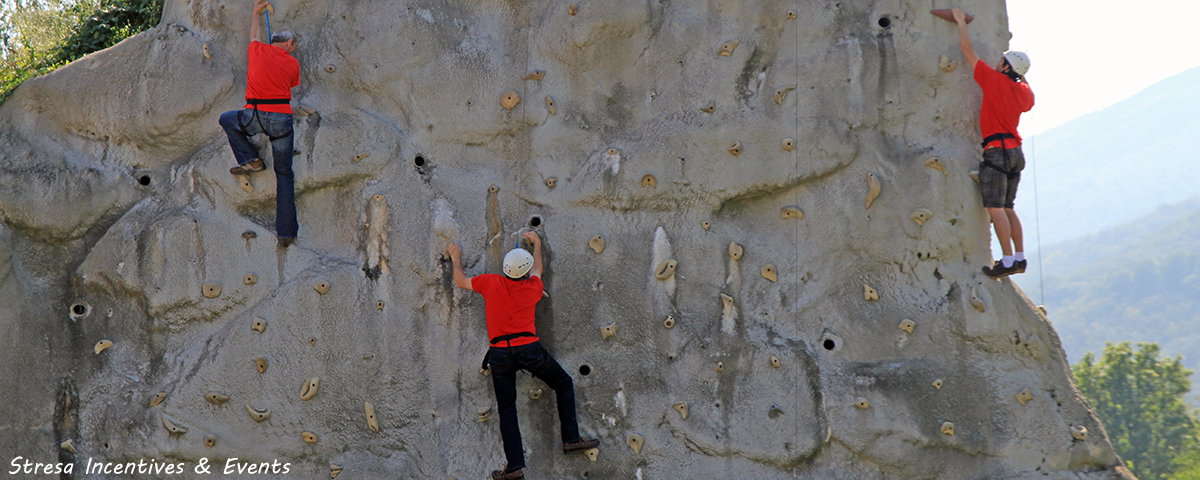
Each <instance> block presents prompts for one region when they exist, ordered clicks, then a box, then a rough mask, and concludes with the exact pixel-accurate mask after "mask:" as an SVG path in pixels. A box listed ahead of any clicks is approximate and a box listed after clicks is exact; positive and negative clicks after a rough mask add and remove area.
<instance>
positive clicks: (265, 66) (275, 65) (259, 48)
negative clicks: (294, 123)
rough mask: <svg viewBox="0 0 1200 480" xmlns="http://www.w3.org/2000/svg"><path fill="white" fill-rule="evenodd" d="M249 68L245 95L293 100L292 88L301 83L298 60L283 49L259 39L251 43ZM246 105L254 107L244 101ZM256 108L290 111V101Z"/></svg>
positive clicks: (276, 111)
mask: <svg viewBox="0 0 1200 480" xmlns="http://www.w3.org/2000/svg"><path fill="white" fill-rule="evenodd" d="M249 58H250V64H249V68H247V69H246V98H247V99H250V98H257V99H261V100H269V99H278V98H286V99H288V100H291V99H292V87H295V86H297V85H300V61H298V60H296V57H293V56H291V55H289V54H288V53H287V52H285V51H283V49H282V48H279V47H276V46H274V45H268V44H266V43H262V42H250V47H249ZM246 108H254V106H253V105H250V104H246ZM258 109H259V111H263V112H275V113H292V106H291V105H289V104H286V103H284V104H280V105H259V106H258Z"/></svg>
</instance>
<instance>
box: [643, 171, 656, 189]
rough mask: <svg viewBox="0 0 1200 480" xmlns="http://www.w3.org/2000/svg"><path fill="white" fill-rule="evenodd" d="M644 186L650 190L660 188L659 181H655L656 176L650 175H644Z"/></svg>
mask: <svg viewBox="0 0 1200 480" xmlns="http://www.w3.org/2000/svg"><path fill="white" fill-rule="evenodd" d="M642 186H643V187H650V188H658V180H655V179H654V175H651V174H649V173H647V174H645V175H642Z"/></svg>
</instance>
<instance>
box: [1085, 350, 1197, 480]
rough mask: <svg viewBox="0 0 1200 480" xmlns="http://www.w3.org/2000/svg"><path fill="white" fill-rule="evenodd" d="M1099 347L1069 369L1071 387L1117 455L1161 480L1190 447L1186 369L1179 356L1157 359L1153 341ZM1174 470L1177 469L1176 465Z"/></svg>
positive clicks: (1192, 422)
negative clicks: (1080, 395)
mask: <svg viewBox="0 0 1200 480" xmlns="http://www.w3.org/2000/svg"><path fill="white" fill-rule="evenodd" d="M1137 346H1138V350H1137V351H1134V349H1133V348H1132V347H1131V346H1130V342H1121V343H1119V344H1115V345H1114V344H1113V343H1111V342H1109V343H1108V344H1106V345H1105V346H1104V352H1103V353H1102V354H1101V355H1100V358H1099V359H1097V358H1096V356H1095V355H1094V354H1092V352H1087V353H1086V354H1085V355H1084V356H1083V359H1082V360H1080V361H1079V363H1077V364H1075V365H1074V366H1073V367H1072V370H1073V373H1074V376H1075V383H1077V384H1078V385H1079V390H1080V391H1081V392H1083V395H1084V397H1086V398H1087V399H1088V402H1089V403H1090V404H1091V405H1092V408H1093V409H1095V411H1096V415H1098V416H1099V417H1100V421H1101V422H1103V423H1104V426H1105V428H1106V429H1107V430H1108V436H1109V440H1110V441H1111V442H1112V444H1113V447H1114V448H1115V449H1116V451H1117V454H1118V455H1120V456H1121V458H1122V459H1123V460H1125V461H1126V463H1127V464H1129V466H1130V469H1131V470H1133V472H1134V474H1135V475H1137V476H1138V478H1141V479H1143V480H1165V479H1167V478H1169V476H1170V475H1171V474H1173V473H1174V472H1175V470H1176V467H1177V464H1175V463H1173V460H1175V458H1176V457H1182V456H1183V455H1184V453H1185V452H1187V451H1188V450H1190V449H1191V447H1192V445H1193V436H1194V435H1195V433H1196V429H1197V426H1198V422H1197V420H1196V417H1195V414H1194V412H1193V411H1192V410H1191V408H1190V407H1188V405H1187V404H1186V403H1185V402H1184V395H1186V394H1187V393H1188V391H1189V390H1190V389H1191V386H1192V382H1191V379H1190V378H1188V377H1190V376H1191V374H1192V371H1191V370H1190V369H1187V368H1184V367H1183V357H1182V356H1176V357H1175V358H1160V357H1159V354H1160V351H1159V347H1158V344H1157V343H1147V342H1139V343H1138V345H1137ZM1179 466H1183V465H1182V464H1179Z"/></svg>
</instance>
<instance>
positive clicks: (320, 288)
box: [313, 280, 329, 295]
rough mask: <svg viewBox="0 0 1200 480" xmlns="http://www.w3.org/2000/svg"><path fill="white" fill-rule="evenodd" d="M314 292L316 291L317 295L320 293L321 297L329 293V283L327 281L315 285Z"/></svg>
mask: <svg viewBox="0 0 1200 480" xmlns="http://www.w3.org/2000/svg"><path fill="white" fill-rule="evenodd" d="M313 290H316V291H317V293H319V294H321V295H324V294H326V293H329V282H327V281H325V280H321V281H319V282H317V284H316V285H313Z"/></svg>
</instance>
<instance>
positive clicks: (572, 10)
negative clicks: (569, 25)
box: [567, 3, 579, 17]
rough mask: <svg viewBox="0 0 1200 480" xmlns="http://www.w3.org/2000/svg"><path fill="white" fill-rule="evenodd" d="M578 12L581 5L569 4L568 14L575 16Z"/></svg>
mask: <svg viewBox="0 0 1200 480" xmlns="http://www.w3.org/2000/svg"><path fill="white" fill-rule="evenodd" d="M576 13H579V5H578V4H575V3H572V4H570V5H568V6H567V15H570V16H572V17H574V16H575V14H576Z"/></svg>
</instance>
